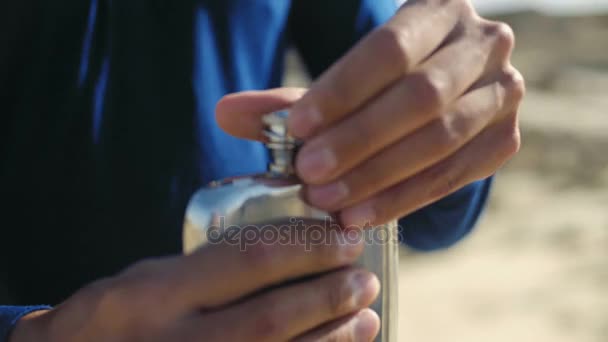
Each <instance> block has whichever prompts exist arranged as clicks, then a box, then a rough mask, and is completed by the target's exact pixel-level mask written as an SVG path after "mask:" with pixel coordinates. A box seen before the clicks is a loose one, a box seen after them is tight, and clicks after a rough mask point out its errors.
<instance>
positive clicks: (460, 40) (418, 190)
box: [218, 0, 525, 226]
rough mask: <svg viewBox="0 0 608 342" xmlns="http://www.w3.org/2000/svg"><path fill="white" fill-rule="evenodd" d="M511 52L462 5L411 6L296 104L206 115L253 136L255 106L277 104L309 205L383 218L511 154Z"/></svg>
mask: <svg viewBox="0 0 608 342" xmlns="http://www.w3.org/2000/svg"><path fill="white" fill-rule="evenodd" d="M513 45H514V38H513V32H512V30H511V29H510V28H509V27H508V26H507V25H506V24H503V23H497V22H491V21H487V20H484V19H482V18H480V17H479V16H478V15H477V14H476V13H475V11H474V9H473V7H472V5H471V3H470V2H469V1H467V0H426V1H423V0H411V1H409V2H408V3H407V4H406V5H404V6H403V7H402V8H401V9H400V10H399V12H398V13H397V14H396V15H395V16H394V18H392V20H390V22H388V23H387V24H386V25H384V26H383V27H380V28H378V29H377V30H375V31H374V32H372V33H371V34H369V35H368V36H367V37H365V38H364V39H363V40H362V41H361V42H360V43H359V44H358V45H357V46H356V47H354V48H353V49H352V50H351V51H350V52H349V53H348V54H347V55H346V56H345V57H344V58H342V59H341V60H340V61H339V62H338V63H336V64H335V65H333V67H331V68H330V70H328V71H327V72H326V73H325V74H324V75H322V76H321V77H320V78H319V79H318V80H317V81H316V82H314V84H313V85H312V87H311V88H310V90H309V91H308V92H306V93H305V94H304V95H303V97H301V98H296V95H297V94H299V95H302V92H301V90H294V89H284V90H273V91H271V92H269V93H244V94H240V95H233V96H230V97H228V98H226V99H224V100H223V101H222V102H221V103H220V105H219V106H218V120H219V123H220V125H222V127H224V128H225V129H226V130H227V131H228V132H230V133H232V134H234V135H237V136H240V137H245V138H253V139H256V138H257V139H259V138H260V136H259V123H258V124H256V123H255V122H256V120H257V121H259V117H258V118H256V115H258V116H259V115H260V114H261V112H260V111H259V110H262V109H270V110H273V109H274V110H276V109H278V108H276V105H280V104H283V105H289V106H290V107H291V113H292V115H291V117H290V123H289V128H290V131H291V132H292V133H293V134H294V135H295V136H297V137H299V138H303V139H305V141H306V144H305V145H304V146H303V147H302V149H301V150H300V153H299V155H298V159H297V164H296V167H297V171H298V174H299V176H300V178H301V179H302V180H303V181H304V182H305V183H307V184H308V185H309V186H308V187H307V189H306V192H305V195H306V197H307V199H308V200H309V202H311V203H312V204H313V205H315V206H317V207H320V208H322V209H325V210H328V211H332V212H339V213H340V218H341V221H342V222H343V224H345V225H359V226H360V225H364V224H365V223H371V224H381V223H385V222H387V221H389V220H392V219H395V218H398V217H402V216H405V215H407V214H409V213H411V212H413V211H415V210H417V209H419V208H421V207H424V206H426V205H428V204H430V203H432V202H434V201H436V200H439V199H441V198H442V197H445V196H446V195H449V194H451V193H453V192H454V191H456V190H458V189H460V188H462V187H464V186H465V185H467V184H470V183H472V182H474V181H477V180H481V179H484V178H487V177H489V176H491V175H492V174H494V173H495V172H496V170H497V169H499V168H500V167H501V166H502V165H503V164H504V163H505V162H506V161H507V160H508V159H509V158H510V157H511V156H512V155H513V154H514V153H516V152H517V151H518V149H519V146H520V135H519V129H518V119H517V112H518V107H519V105H520V102H521V100H522V97H523V95H524V92H525V87H524V81H523V79H522V76H521V75H520V74H519V72H518V71H517V70H516V69H515V68H513V66H512V65H511V64H510V57H511V51H512V48H513ZM298 92H299V93H298ZM288 100H289V101H288ZM273 105H274V107H273ZM248 112H249V114H248V115H245V113H248ZM237 116H238V117H239V119H237ZM243 118H245V119H244V120H243ZM237 125H240V127H236V126H237Z"/></svg>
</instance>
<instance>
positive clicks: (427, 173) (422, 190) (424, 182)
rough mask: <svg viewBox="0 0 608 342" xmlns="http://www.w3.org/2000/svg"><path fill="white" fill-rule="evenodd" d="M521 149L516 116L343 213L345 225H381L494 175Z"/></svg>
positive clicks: (485, 131)
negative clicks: (445, 157)
mask: <svg viewBox="0 0 608 342" xmlns="http://www.w3.org/2000/svg"><path fill="white" fill-rule="evenodd" d="M519 146H520V135H519V129H518V126H517V115H516V113H510V114H509V115H507V116H506V117H505V118H504V119H503V120H502V121H500V122H498V123H495V124H493V125H492V126H491V127H489V128H487V129H486V130H484V131H483V132H482V133H481V134H480V135H478V136H477V137H476V138H475V139H473V140H472V141H471V142H469V143H468V144H467V145H465V146H464V147H463V148H462V149H460V150H459V151H458V152H456V153H455V154H453V155H451V156H450V157H449V158H447V159H444V160H442V161H441V162H439V163H438V164H435V165H433V166H431V167H430V168H428V169H426V170H424V171H423V172H421V173H419V174H417V175H415V176H413V177H411V178H409V179H407V180H405V181H404V182H402V183H399V184H397V185H395V186H393V187H391V188H389V189H387V190H385V191H383V192H381V193H379V194H378V195H377V196H375V197H373V198H371V199H369V200H366V201H363V202H361V203H359V204H356V205H355V206H353V207H349V208H347V209H345V210H343V211H342V212H341V213H340V220H341V221H342V222H343V224H344V225H345V226H351V225H361V224H371V225H379V224H382V223H385V222H388V221H391V220H393V219H396V218H399V217H403V216H405V215H407V214H410V213H412V212H414V211H416V210H418V209H420V208H422V207H424V206H426V205H429V204H431V203H433V202H435V201H437V200H439V199H441V198H443V197H445V196H447V195H449V194H451V193H453V192H455V191H457V190H458V189H460V188H462V187H464V186H466V185H467V184H470V183H472V182H474V181H477V180H480V179H484V178H487V177H489V176H491V175H492V174H493V173H494V172H496V170H498V168H500V167H501V166H502V165H503V164H504V163H505V162H506V161H507V160H508V159H509V158H510V157H511V156H513V155H514V154H515V153H516V152H517V151H518V150H519Z"/></svg>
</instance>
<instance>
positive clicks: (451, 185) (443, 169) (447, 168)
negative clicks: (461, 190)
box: [427, 160, 459, 199]
mask: <svg viewBox="0 0 608 342" xmlns="http://www.w3.org/2000/svg"><path fill="white" fill-rule="evenodd" d="M452 164H453V162H452V161H451V160H446V161H443V162H441V163H439V164H437V165H435V166H433V167H432V168H431V169H430V172H429V173H428V174H427V176H428V177H429V179H430V181H431V183H430V184H433V185H432V186H431V187H430V194H429V196H430V198H431V199H440V198H444V197H446V196H448V195H450V194H451V193H453V192H454V191H456V190H457V189H458V184H459V182H458V177H457V175H456V174H455V172H454V171H453V170H454V168H453V165H452Z"/></svg>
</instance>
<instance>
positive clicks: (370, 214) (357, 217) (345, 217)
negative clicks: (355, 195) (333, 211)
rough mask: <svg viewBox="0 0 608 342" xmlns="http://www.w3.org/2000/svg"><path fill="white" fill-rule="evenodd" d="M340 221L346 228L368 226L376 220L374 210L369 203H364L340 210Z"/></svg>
mask: <svg viewBox="0 0 608 342" xmlns="http://www.w3.org/2000/svg"><path fill="white" fill-rule="evenodd" d="M341 218H342V222H343V223H344V225H345V226H346V227H347V228H359V229H364V228H369V227H370V226H371V225H372V222H374V221H375V220H376V210H375V209H374V206H373V205H372V204H371V203H365V204H362V205H359V206H356V207H352V208H348V209H345V210H344V211H342V214H341Z"/></svg>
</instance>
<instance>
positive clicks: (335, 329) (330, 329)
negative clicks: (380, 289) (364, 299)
mask: <svg viewBox="0 0 608 342" xmlns="http://www.w3.org/2000/svg"><path fill="white" fill-rule="evenodd" d="M379 330H380V318H379V317H378V315H377V314H376V313H375V312H374V311H372V310H371V309H363V310H361V311H359V312H358V313H356V314H354V315H350V316H348V317H345V318H342V319H340V320H337V321H335V322H331V323H329V324H327V325H325V326H322V327H320V328H318V329H315V330H314V331H312V332H310V333H308V334H306V335H304V336H301V337H298V338H296V339H294V340H293V342H313V341H314V342H316V341H321V342H329V341H352V342H370V341H373V340H374V338H375V337H376V336H377V335H378V332H379Z"/></svg>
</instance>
